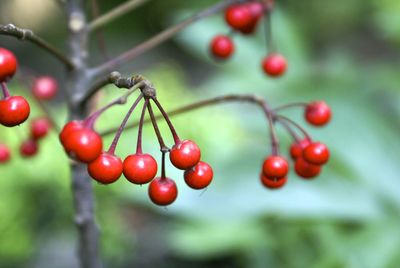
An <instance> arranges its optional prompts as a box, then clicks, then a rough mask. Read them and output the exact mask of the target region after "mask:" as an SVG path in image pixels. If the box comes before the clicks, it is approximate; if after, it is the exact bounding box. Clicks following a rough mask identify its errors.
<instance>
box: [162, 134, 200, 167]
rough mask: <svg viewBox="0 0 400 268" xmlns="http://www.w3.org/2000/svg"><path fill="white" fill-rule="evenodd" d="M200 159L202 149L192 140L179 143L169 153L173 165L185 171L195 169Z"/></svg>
mask: <svg viewBox="0 0 400 268" xmlns="http://www.w3.org/2000/svg"><path fill="white" fill-rule="evenodd" d="M200 157H201V152H200V148H199V147H198V146H197V144H196V143H194V142H193V141H191V140H183V141H179V142H178V143H177V144H175V145H174V146H173V147H172V148H171V151H170V153H169V159H170V160H171V163H172V164H173V165H174V166H175V167H176V168H179V169H183V170H186V169H189V168H191V167H194V166H195V165H196V164H197V163H198V162H199V161H200Z"/></svg>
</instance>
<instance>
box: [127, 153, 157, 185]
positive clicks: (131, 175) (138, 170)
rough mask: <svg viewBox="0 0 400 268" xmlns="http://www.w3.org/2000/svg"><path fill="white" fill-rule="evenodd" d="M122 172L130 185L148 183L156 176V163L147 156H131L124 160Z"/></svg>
mask: <svg viewBox="0 0 400 268" xmlns="http://www.w3.org/2000/svg"><path fill="white" fill-rule="evenodd" d="M123 172H124V175H125V177H126V179H127V180H128V181H130V182H132V183H135V184H145V183H149V182H150V181H151V180H152V179H153V178H154V177H155V176H156V174H157V161H156V160H155V159H154V158H153V157H152V156H151V155H149V154H132V155H129V156H128V157H127V158H125V160H124V171H123Z"/></svg>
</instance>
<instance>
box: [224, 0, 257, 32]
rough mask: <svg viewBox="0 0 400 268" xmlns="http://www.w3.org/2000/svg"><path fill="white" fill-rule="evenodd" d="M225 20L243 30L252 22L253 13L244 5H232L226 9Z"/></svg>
mask: <svg viewBox="0 0 400 268" xmlns="http://www.w3.org/2000/svg"><path fill="white" fill-rule="evenodd" d="M225 21H226V23H227V24H228V25H229V26H231V27H232V28H233V29H235V30H242V29H245V28H246V27H248V26H249V24H251V22H252V14H251V12H250V10H249V9H248V8H246V7H245V6H244V5H232V6H230V7H228V8H227V9H226V10H225Z"/></svg>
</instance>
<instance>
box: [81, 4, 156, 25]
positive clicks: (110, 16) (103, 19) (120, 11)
mask: <svg viewBox="0 0 400 268" xmlns="http://www.w3.org/2000/svg"><path fill="white" fill-rule="evenodd" d="M147 1H149V0H130V1H127V2H125V3H122V4H121V5H119V6H117V7H115V8H114V9H112V10H110V11H108V12H107V13H106V14H103V15H101V16H99V17H98V18H96V19H94V20H93V21H92V22H90V23H89V24H88V26H87V31H91V32H93V31H95V30H97V29H98V28H100V27H102V26H104V25H105V24H107V23H109V22H111V21H113V20H115V19H118V18H119V17H122V16H123V15H125V14H126V13H129V12H130V11H132V10H134V9H135V8H137V7H139V6H141V5H142V4H144V3H146V2H147Z"/></svg>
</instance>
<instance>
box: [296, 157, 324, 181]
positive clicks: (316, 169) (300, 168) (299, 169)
mask: <svg viewBox="0 0 400 268" xmlns="http://www.w3.org/2000/svg"><path fill="white" fill-rule="evenodd" d="M294 171H296V174H297V175H299V177H302V178H305V179H310V178H314V177H316V176H318V175H319V173H320V172H321V166H318V165H313V164H310V163H308V162H307V161H305V160H304V159H303V157H299V158H297V159H296V162H295V164H294Z"/></svg>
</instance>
